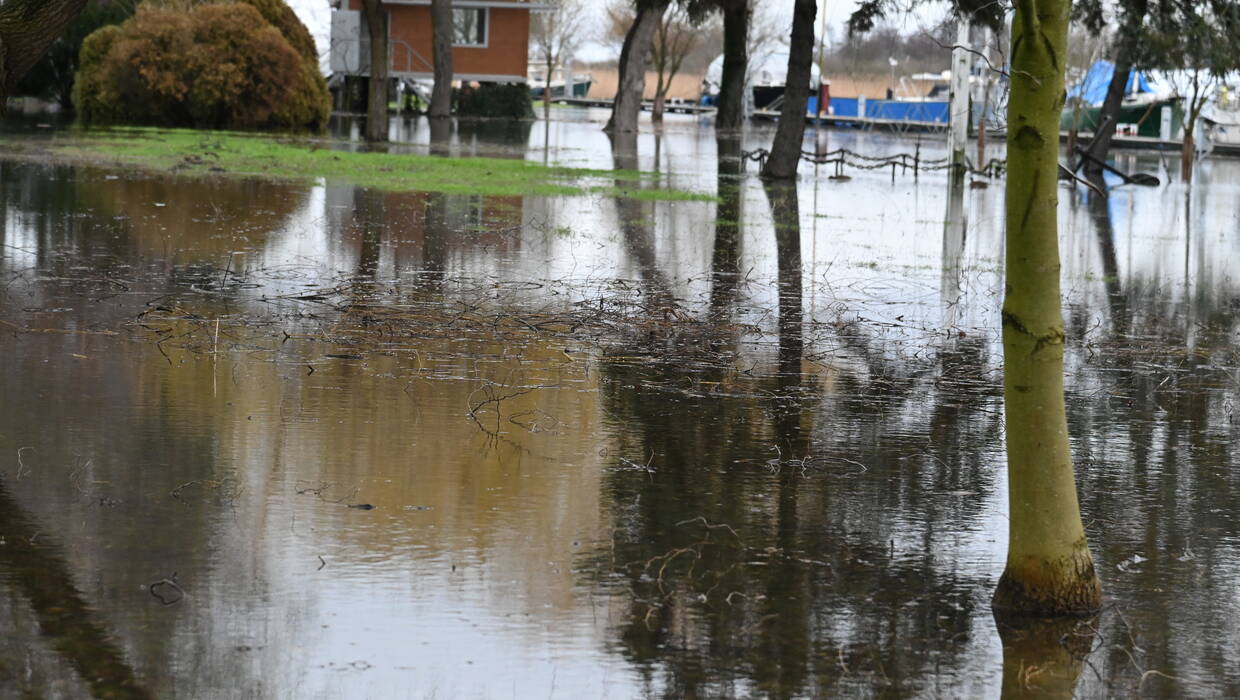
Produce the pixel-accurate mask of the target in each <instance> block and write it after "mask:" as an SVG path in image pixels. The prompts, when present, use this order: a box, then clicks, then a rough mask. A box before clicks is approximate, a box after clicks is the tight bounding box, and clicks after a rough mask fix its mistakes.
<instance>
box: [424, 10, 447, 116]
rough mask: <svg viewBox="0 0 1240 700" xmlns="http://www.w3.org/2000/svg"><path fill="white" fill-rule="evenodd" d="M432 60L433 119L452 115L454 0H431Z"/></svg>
mask: <svg viewBox="0 0 1240 700" xmlns="http://www.w3.org/2000/svg"><path fill="white" fill-rule="evenodd" d="M431 35H432V40H431V61H432V62H433V63H434V64H435V87H434V88H433V89H432V90H431V108H430V112H429V116H430V118H431V119H443V118H445V117H450V116H452V0H431Z"/></svg>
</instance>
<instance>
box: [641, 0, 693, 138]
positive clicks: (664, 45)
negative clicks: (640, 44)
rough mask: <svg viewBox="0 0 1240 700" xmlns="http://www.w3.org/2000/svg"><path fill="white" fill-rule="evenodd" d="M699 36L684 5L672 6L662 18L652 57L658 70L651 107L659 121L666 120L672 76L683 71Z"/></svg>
mask: <svg viewBox="0 0 1240 700" xmlns="http://www.w3.org/2000/svg"><path fill="white" fill-rule="evenodd" d="M700 37H701V34H700V32H699V30H698V23H697V22H694V21H693V18H692V17H691V16H690V15H689V11H688V10H687V9H686V8H685V6H684V5H680V4H675V5H671V6H669V7H668V8H667V10H666V11H664V13H663V16H662V17H660V18H659V24H658V26H657V27H656V28H655V30H654V44H653V46H652V47H651V49H652V50H651V57H650V60H651V63H653V64H654V70H655V88H654V106H653V107H652V108H651V110H650V119H651V120H652V121H654V122H655V123H656V124H657V123H661V122H662V121H663V107H664V105H665V104H666V103H667V92H668V90H670V89H671V87H672V79H674V78H675V77H676V74H677V73H679V72H680V67H681V66H682V65H683V64H684V62H685V57H686V56H688V55H689V53H690V52H692V51H693V48H694V47H695V46H696V45H697V43H698V40H699V39H700Z"/></svg>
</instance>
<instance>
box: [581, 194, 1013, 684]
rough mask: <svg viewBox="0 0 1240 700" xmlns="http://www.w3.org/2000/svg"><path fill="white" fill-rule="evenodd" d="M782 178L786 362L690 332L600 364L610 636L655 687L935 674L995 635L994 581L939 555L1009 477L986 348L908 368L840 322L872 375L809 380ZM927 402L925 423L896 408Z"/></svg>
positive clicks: (914, 678)
mask: <svg viewBox="0 0 1240 700" xmlns="http://www.w3.org/2000/svg"><path fill="white" fill-rule="evenodd" d="M766 191H767V195H768V199H769V201H770V204H771V208H772V212H771V213H772V219H773V220H774V222H775V226H774V236H773V238H774V240H773V241H771V243H773V245H774V250H775V254H776V261H777V275H776V276H777V286H778V295H777V296H778V299H777V302H776V304H777V308H776V309H773V311H775V312H776V313H777V314H778V319H779V320H778V323H777V325H776V329H777V330H776V338H774V339H773V343H772V344H771V345H767V346H766V347H769V348H770V349H771V350H772V351H773V357H772V356H770V355H768V357H770V360H769V363H768V364H766V365H759V366H757V367H750V368H746V369H745V370H744V371H738V368H736V367H733V366H730V365H728V364H726V363H719V362H718V361H717V358H715V357H713V356H710V357H703V358H700V359H698V358H695V357H694V356H693V355H692V354H690V353H689V352H687V351H685V350H684V349H683V348H684V347H693V346H692V344H691V343H688V342H685V341H684V339H683V338H678V339H677V347H678V348H681V349H678V351H677V352H676V353H675V355H674V356H673V357H667V353H666V350H665V348H666V347H667V345H666V344H657V345H656V344H652V345H650V346H637V347H633V346H630V347H626V348H625V352H624V356H623V357H617V358H615V359H614V360H608V359H605V361H604V363H603V366H602V374H603V377H604V381H603V404H604V408H605V410H607V412H608V413H609V414H610V415H611V416H612V418H613V420H614V422H615V423H616V424H617V425H618V426H622V428H621V430H620V431H619V433H618V435H617V437H616V444H615V446H614V454H615V455H617V457H616V462H615V464H614V467H613V470H612V471H611V472H610V473H609V474H608V475H607V476H606V480H605V484H604V490H605V493H606V498H605V499H604V501H605V502H609V503H611V504H613V505H612V518H613V522H614V528H615V529H614V535H613V538H614V540H613V543H612V546H609V547H606V548H604V549H605V554H604V555H600V556H597V557H595V558H593V559H592V560H591V561H590V566H589V567H588V570H592V571H597V574H595V575H597V576H599V577H601V580H602V581H604V584H603V585H604V587H605V588H606V589H607V590H608V591H609V592H611V593H612V594H613V595H615V596H618V597H619V598H620V599H621V600H622V601H624V602H623V603H621V607H622V608H624V609H625V610H626V613H625V615H624V616H623V617H622V619H621V620H619V621H618V622H617V629H616V638H617V640H618V641H619V643H620V649H621V651H622V652H623V653H624V654H625V655H626V656H628V657H629V658H630V659H631V660H632V661H633V662H634V663H635V664H636V665H637V666H638V667H639V668H642V669H644V672H645V673H646V674H647V679H648V682H649V683H650V684H651V685H652V687H656V688H663V690H657V691H654V692H656V693H659V692H662V693H666V694H669V695H676V696H687V697H693V696H719V695H725V696H727V695H748V694H761V695H769V696H772V697H792V696H798V695H827V696H832V695H846V694H851V693H856V692H864V691H866V690H872V689H873V688H874V687H875V686H876V685H877V686H886V687H889V688H891V689H899V688H904V689H914V688H918V687H923V686H922V685H921V684H923V683H925V682H926V679H928V678H933V677H934V674H935V673H936V669H937V668H938V667H939V665H940V664H944V663H956V662H958V660H959V659H960V658H962V657H963V656H965V655H966V654H967V651H966V650H965V648H964V647H965V646H966V645H962V644H961V643H960V639H962V638H963V639H966V640H967V639H969V638H971V637H972V636H974V635H977V634H981V630H975V629H974V625H975V624H977V623H976V620H977V619H978V617H977V615H978V613H979V612H980V611H982V610H985V609H986V601H985V600H984V598H983V597H982V596H981V595H980V594H975V593H976V592H978V591H984V590H985V587H986V586H987V585H988V582H987V581H985V580H983V579H982V578H981V577H978V576H976V575H973V574H968V573H964V572H962V571H959V570H956V569H954V568H944V567H943V565H942V564H941V563H940V559H939V556H938V555H937V554H936V551H937V550H938V549H939V548H940V547H941V545H940V544H939V542H940V539H941V538H943V537H949V536H953V535H952V532H953V531H954V530H955V529H956V528H968V527H969V525H968V524H969V523H971V522H975V521H976V520H977V519H978V518H980V517H981V515H982V513H983V506H982V504H981V503H980V501H981V500H982V499H983V498H985V497H986V494H988V493H990V492H992V491H993V487H994V484H993V477H992V476H991V475H990V474H989V473H988V472H987V470H985V469H984V468H983V465H985V464H986V462H987V457H986V450H987V448H985V447H984V446H985V445H990V446H991V447H990V448H989V449H991V450H993V449H994V445H996V442H997V440H998V436H999V434H1000V433H999V429H998V426H999V421H998V415H999V413H998V411H997V401H998V397H997V395H996V394H995V392H994V391H993V389H991V390H989V391H986V392H983V394H982V396H981V397H980V399H979V397H978V396H977V395H976V394H973V395H970V394H969V393H968V392H966V391H964V389H965V388H966V387H967V388H969V389H976V388H977V387H978V377H979V376H981V375H983V374H984V370H983V367H984V366H985V363H986V361H987V354H986V353H984V352H981V351H980V350H979V349H978V347H977V342H980V341H977V342H972V343H968V344H964V345H963V346H962V347H961V348H960V349H959V350H958V351H956V352H954V353H951V354H945V355H944V356H943V357H939V358H935V359H934V360H931V361H927V362H926V363H925V364H922V365H919V364H918V363H916V362H913V363H906V362H904V361H901V360H899V359H897V358H893V357H892V356H891V355H890V354H888V353H887V352H886V351H885V347H884V345H883V344H882V343H881V341H880V340H879V339H878V338H871V337H869V336H867V335H866V334H865V333H864V332H863V331H861V330H860V329H858V328H856V327H852V326H843V327H839V328H836V329H835V330H834V331H833V332H834V333H835V334H836V335H835V338H834V340H833V341H832V342H833V343H839V344H841V345H842V346H843V347H844V348H845V350H843V351H842V352H844V353H846V354H847V355H848V356H849V357H855V358H856V360H857V364H856V365H854V366H855V367H857V368H859V369H844V368H843V367H832V368H830V369H829V370H827V373H826V375H825V376H823V375H820V374H816V373H815V374H810V373H807V371H806V369H805V368H806V367H807V366H815V365H813V364H812V363H810V361H809V360H808V359H807V357H806V337H805V328H806V326H805V319H804V317H803V312H802V307H803V289H802V288H803V284H802V279H801V275H802V272H801V271H802V260H801V244H800V241H801V229H800V221H799V205H798V201H797V198H796V192H795V189H793V188H792V187H789V186H782V187H779V186H768V187H767V190H766ZM726 205H727V199H726V198H725V200H724V207H726ZM723 247H726V245H725V246H723ZM720 248H721V246H720V244H719V243H718V242H717V243H716V252H718V251H719V250H720ZM721 257H722V259H723V260H725V261H726V260H729V258H731V259H734V257H733V256H729V255H723V256H721ZM718 259H720V258H719V257H717V258H716V260H718ZM718 279H719V278H718V277H716V280H718ZM725 279H726V277H725ZM712 296H714V288H712ZM815 328H816V329H817V330H819V331H821V330H824V329H822V328H821V327H818V326H815ZM832 328H835V327H832ZM713 330H714V332H720V331H719V327H718V326H714V327H713ZM732 332H733V333H736V332H739V331H736V330H733V331H732ZM730 342H731V343H732V344H734V345H735V344H738V343H739V342H740V338H739V337H738V338H733V339H732V340H731V341H730ZM751 342H752V339H751ZM767 342H768V343H771V341H767ZM816 342H823V340H822V338H821V337H818V336H816ZM807 363H810V364H807ZM937 365H941V366H942V367H941V369H939V370H938V371H937V372H935V371H931V370H933V369H934V368H935V367H936V366H937ZM819 371H821V370H819ZM935 383H937V384H939V385H941V386H943V389H942V390H939V389H937V388H936V387H935ZM914 406H916V407H917V411H918V412H919V413H921V412H923V411H924V412H925V414H926V417H925V418H924V419H922V422H920V423H919V424H918V425H919V427H918V428H916V429H912V428H911V427H910V426H909V425H908V424H907V423H906V422H905V419H904V418H902V416H904V415H907V414H906V413H905V410H904V408H903V407H908V408H909V409H912V408H913V407H914ZM826 416H829V417H830V418H829V421H824V422H823V424H822V425H821V426H820V425H819V421H822V419H823V418H824V417H826ZM828 426H829V427H828ZM961 444H971V445H977V446H983V447H981V448H980V449H978V450H961V449H959V445H961ZM609 449H613V448H609ZM943 492H949V493H961V492H965V493H968V494H970V497H968V498H962V497H960V496H959V495H956V496H944V495H940V494H941V493H943ZM973 494H976V496H974V495H973ZM897 543H898V545H897ZM987 619H988V618H987ZM929 649H934V650H935V651H934V654H933V655H931V654H930V653H929V652H928V650H929ZM940 650H941V651H940ZM948 659H951V661H949V660H948Z"/></svg>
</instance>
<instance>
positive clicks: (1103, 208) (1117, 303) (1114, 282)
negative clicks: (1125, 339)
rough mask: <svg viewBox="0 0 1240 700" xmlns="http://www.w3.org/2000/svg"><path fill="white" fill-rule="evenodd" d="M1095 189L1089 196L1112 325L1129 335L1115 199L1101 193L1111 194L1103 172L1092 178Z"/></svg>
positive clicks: (1095, 174)
mask: <svg viewBox="0 0 1240 700" xmlns="http://www.w3.org/2000/svg"><path fill="white" fill-rule="evenodd" d="M1088 177H1089V182H1090V184H1092V185H1093V187H1094V189H1093V190H1091V191H1090V192H1089V194H1088V195H1087V196H1088V197H1089V215H1090V218H1092V219H1093V223H1094V232H1095V233H1096V234H1097V236H1098V250H1099V252H1100V253H1101V255H1102V278H1103V282H1104V283H1105V284H1106V294H1107V301H1108V302H1109V306H1110V315H1111V325H1112V327H1113V328H1114V331H1115V334H1116V335H1121V336H1122V335H1126V334H1127V333H1128V303H1127V300H1126V299H1125V297H1124V293H1123V289H1122V288H1121V286H1120V279H1119V260H1118V258H1117V257H1116V252H1115V249H1116V247H1115V227H1114V226H1113V225H1112V223H1111V205H1112V197H1109V196H1106V195H1104V194H1099V193H1100V192H1102V193H1105V192H1106V191H1107V183H1106V179H1105V178H1104V177H1103V176H1102V173H1101V172H1098V173H1094V174H1092V175H1089V176H1088Z"/></svg>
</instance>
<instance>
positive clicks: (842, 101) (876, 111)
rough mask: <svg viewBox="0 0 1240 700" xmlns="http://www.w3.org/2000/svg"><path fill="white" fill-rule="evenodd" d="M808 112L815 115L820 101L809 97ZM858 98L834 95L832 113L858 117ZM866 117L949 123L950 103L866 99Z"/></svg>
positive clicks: (838, 115) (839, 115)
mask: <svg viewBox="0 0 1240 700" xmlns="http://www.w3.org/2000/svg"><path fill="white" fill-rule="evenodd" d="M808 107H809V108H808V110H807V111H808V112H809V114H810V115H813V114H814V112H815V110H816V109H817V108H818V101H817V100H816V99H815V98H814V97H813V96H811V97H810V98H809V105H808ZM857 109H858V105H857V98H855V97H832V98H831V114H832V115H833V116H837V117H856V116H857ZM865 117H866V118H867V119H890V120H893V121H906V122H913V123H941V124H946V123H947V117H948V105H947V103H946V102H938V101H934V102H905V101H901V100H866V101H865Z"/></svg>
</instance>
